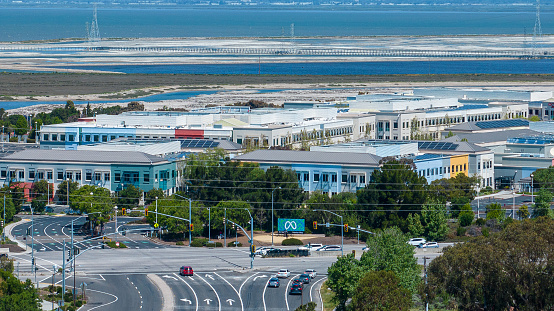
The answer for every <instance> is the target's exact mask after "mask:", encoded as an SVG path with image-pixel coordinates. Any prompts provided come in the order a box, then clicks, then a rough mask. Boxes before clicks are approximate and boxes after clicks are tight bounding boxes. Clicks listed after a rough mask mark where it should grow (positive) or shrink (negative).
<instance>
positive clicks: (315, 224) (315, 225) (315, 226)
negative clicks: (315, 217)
mask: <svg viewBox="0 0 554 311" xmlns="http://www.w3.org/2000/svg"><path fill="white" fill-rule="evenodd" d="M313 225H314V230H316V229H317V221H314V224H313Z"/></svg>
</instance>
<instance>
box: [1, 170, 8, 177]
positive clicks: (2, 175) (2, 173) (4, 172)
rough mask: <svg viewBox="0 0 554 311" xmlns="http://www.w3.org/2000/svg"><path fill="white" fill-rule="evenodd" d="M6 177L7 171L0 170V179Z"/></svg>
mask: <svg viewBox="0 0 554 311" xmlns="http://www.w3.org/2000/svg"><path fill="white" fill-rule="evenodd" d="M7 176H8V171H6V170H1V171H0V178H2V179H4V178H6V177H7Z"/></svg>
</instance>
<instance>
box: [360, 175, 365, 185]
mask: <svg viewBox="0 0 554 311" xmlns="http://www.w3.org/2000/svg"><path fill="white" fill-rule="evenodd" d="M360 184H365V175H362V176H360Z"/></svg>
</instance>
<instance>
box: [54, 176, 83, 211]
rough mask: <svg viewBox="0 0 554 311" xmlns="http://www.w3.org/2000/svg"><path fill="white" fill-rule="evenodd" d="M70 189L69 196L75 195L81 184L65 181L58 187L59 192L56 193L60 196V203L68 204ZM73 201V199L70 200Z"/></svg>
mask: <svg viewBox="0 0 554 311" xmlns="http://www.w3.org/2000/svg"><path fill="white" fill-rule="evenodd" d="M68 188H69V196H71V195H72V194H73V192H75V191H76V190H77V188H79V183H78V182H76V181H69V185H68V181H67V180H64V181H62V182H61V183H60V184H59V185H58V190H57V191H56V195H57V196H58V203H59V204H62V205H66V204H67V190H68ZM70 201H71V199H70Z"/></svg>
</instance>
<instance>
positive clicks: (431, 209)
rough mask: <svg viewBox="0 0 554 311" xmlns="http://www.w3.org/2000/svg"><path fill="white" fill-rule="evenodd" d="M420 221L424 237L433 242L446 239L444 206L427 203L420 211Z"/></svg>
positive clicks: (446, 227)
mask: <svg viewBox="0 0 554 311" xmlns="http://www.w3.org/2000/svg"><path fill="white" fill-rule="evenodd" d="M421 220H422V224H423V227H424V228H425V236H426V237H427V238H428V239H431V240H434V241H442V240H444V239H445V238H446V233H447V232H448V224H447V218H446V206H445V205H444V204H441V203H438V202H429V203H427V204H425V205H423V207H422V209H421Z"/></svg>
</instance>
